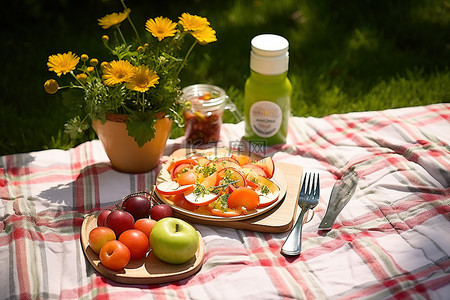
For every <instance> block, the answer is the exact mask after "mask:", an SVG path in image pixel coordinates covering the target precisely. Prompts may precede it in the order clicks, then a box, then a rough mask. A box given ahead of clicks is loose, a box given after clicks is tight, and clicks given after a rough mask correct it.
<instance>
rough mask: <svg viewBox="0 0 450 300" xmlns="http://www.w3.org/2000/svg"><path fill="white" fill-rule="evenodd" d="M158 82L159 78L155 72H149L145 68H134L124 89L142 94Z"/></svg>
mask: <svg viewBox="0 0 450 300" xmlns="http://www.w3.org/2000/svg"><path fill="white" fill-rule="evenodd" d="M158 80H159V76H158V74H156V72H155V71H153V70H150V69H149V68H148V67H147V66H139V67H137V68H136V71H135V72H134V74H133V76H132V77H131V79H130V82H128V83H127V85H126V87H127V88H128V89H130V90H133V91H138V92H142V93H143V92H145V91H147V90H148V89H149V88H151V87H154V86H155V85H156V84H158V83H159V81H158Z"/></svg>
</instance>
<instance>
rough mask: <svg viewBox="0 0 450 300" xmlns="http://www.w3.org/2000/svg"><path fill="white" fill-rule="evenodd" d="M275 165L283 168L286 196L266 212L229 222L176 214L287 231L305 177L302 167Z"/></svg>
mask: <svg viewBox="0 0 450 300" xmlns="http://www.w3.org/2000/svg"><path fill="white" fill-rule="evenodd" d="M180 151H185V150H182V149H179V150H177V151H176V152H179V153H182V152H180ZM176 152H174V153H173V154H172V155H171V156H175V157H176V156H177V155H179V153H176ZM275 167H276V168H278V169H279V170H281V171H282V173H283V174H284V176H285V178H286V183H287V185H286V196H285V198H284V200H283V201H281V202H280V203H279V205H277V206H275V207H274V208H273V209H271V210H270V211H267V212H265V213H264V214H261V215H258V216H256V217H254V218H250V219H246V220H239V221H228V222H217V221H214V220H206V219H202V218H196V217H192V216H187V215H185V214H181V213H179V212H174V214H175V216H176V217H178V218H180V219H184V220H186V221H188V222H190V223H197V224H204V225H213V226H221V227H230V228H236V229H242V230H252V231H258V232H272V233H277V232H286V231H288V230H289V229H291V228H292V226H293V224H294V219H295V218H294V217H295V216H296V212H297V207H298V205H297V199H298V195H299V193H300V187H301V178H302V177H303V169H302V167H299V166H294V165H289V164H285V163H275Z"/></svg>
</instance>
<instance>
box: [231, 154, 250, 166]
mask: <svg viewBox="0 0 450 300" xmlns="http://www.w3.org/2000/svg"><path fill="white" fill-rule="evenodd" d="M231 157H232V158H234V159H235V160H236V161H237V162H238V163H239V165H240V166H243V165H246V164H249V163H251V162H252V161H253V159H252V158H251V157H250V156H247V155H243V154H239V155H236V154H233V155H231Z"/></svg>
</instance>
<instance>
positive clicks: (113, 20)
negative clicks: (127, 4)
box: [97, 8, 131, 29]
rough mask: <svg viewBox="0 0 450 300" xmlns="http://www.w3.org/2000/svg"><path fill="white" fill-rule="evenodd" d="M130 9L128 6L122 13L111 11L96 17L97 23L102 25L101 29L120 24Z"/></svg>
mask: <svg viewBox="0 0 450 300" xmlns="http://www.w3.org/2000/svg"><path fill="white" fill-rule="evenodd" d="M130 12H131V10H130V9H129V8H127V9H125V10H124V12H122V13H112V14H109V15H106V16H104V17H103V18H100V19H98V20H97V21H98V25H100V26H102V28H103V29H108V28H109V27H111V26H114V25H117V24H120V23H122V22H123V20H125V19H126V18H128V15H129V14H130Z"/></svg>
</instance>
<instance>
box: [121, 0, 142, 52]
mask: <svg viewBox="0 0 450 300" xmlns="http://www.w3.org/2000/svg"><path fill="white" fill-rule="evenodd" d="M120 2H121V3H122V6H123V8H124V9H128V7H127V6H126V5H125V2H124V1H123V0H120ZM127 19H128V22H129V23H130V25H131V28H133V30H134V33H135V34H136V38H137V40H138V43H139V44H140V43H141V38H140V36H139V33H138V31H137V29H136V27H135V26H134V23H133V21H132V20H131V18H130V16H129V15H128V17H127Z"/></svg>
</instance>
